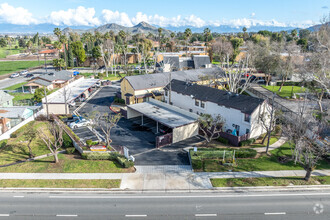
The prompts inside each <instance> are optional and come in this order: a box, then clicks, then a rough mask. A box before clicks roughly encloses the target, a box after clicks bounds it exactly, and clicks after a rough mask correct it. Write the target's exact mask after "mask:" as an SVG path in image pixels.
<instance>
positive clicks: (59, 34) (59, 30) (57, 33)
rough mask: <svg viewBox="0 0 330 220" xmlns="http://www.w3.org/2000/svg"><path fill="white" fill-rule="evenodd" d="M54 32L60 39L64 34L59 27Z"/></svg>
mask: <svg viewBox="0 0 330 220" xmlns="http://www.w3.org/2000/svg"><path fill="white" fill-rule="evenodd" d="M53 32H54V34H55V35H56V36H57V38H58V40H60V36H61V35H62V31H61V29H59V28H54V31H53Z"/></svg>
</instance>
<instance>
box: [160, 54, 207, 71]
mask: <svg viewBox="0 0 330 220" xmlns="http://www.w3.org/2000/svg"><path fill="white" fill-rule="evenodd" d="M162 65H163V66H164V72H169V71H179V70H187V69H200V68H210V67H211V62H210V57H209V56H207V55H193V56H192V57H179V56H178V55H171V56H164V59H163V61H162Z"/></svg>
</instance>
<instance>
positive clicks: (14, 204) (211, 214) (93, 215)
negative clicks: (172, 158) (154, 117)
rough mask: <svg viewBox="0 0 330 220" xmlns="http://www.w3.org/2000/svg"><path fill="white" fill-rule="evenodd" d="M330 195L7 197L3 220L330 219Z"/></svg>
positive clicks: (1, 197)
mask: <svg viewBox="0 0 330 220" xmlns="http://www.w3.org/2000/svg"><path fill="white" fill-rule="evenodd" d="M329 210H330V191H324V192H322V191H318V192H295V193H290V192H285V193H283V192H282V193H267V192H266V193H235V194H226V193H216V192H212V193H167V194H157V193H146V194H134V193H131V194H112V193H111V194H98V193H94V194H90V193H1V194H0V216H1V217H2V218H3V219H6V218H8V219H93V220H96V219H127V218H130V219H143V218H144V219H299V220H304V219H306V220H307V219H308V220H310V219H327V220H328V219H330V211H329Z"/></svg>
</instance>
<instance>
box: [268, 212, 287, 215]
mask: <svg viewBox="0 0 330 220" xmlns="http://www.w3.org/2000/svg"><path fill="white" fill-rule="evenodd" d="M265 215H286V212H265Z"/></svg>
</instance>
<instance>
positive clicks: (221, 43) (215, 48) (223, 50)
mask: <svg viewBox="0 0 330 220" xmlns="http://www.w3.org/2000/svg"><path fill="white" fill-rule="evenodd" d="M211 50H212V52H213V53H214V54H215V55H216V56H218V57H219V59H220V61H221V67H222V68H224V67H225V66H224V64H225V63H226V60H229V57H230V56H231V55H232V54H233V53H234V48H233V45H232V44H231V43H230V41H228V40H227V39H225V38H218V39H217V40H216V41H215V42H214V43H212V46H211Z"/></svg>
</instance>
